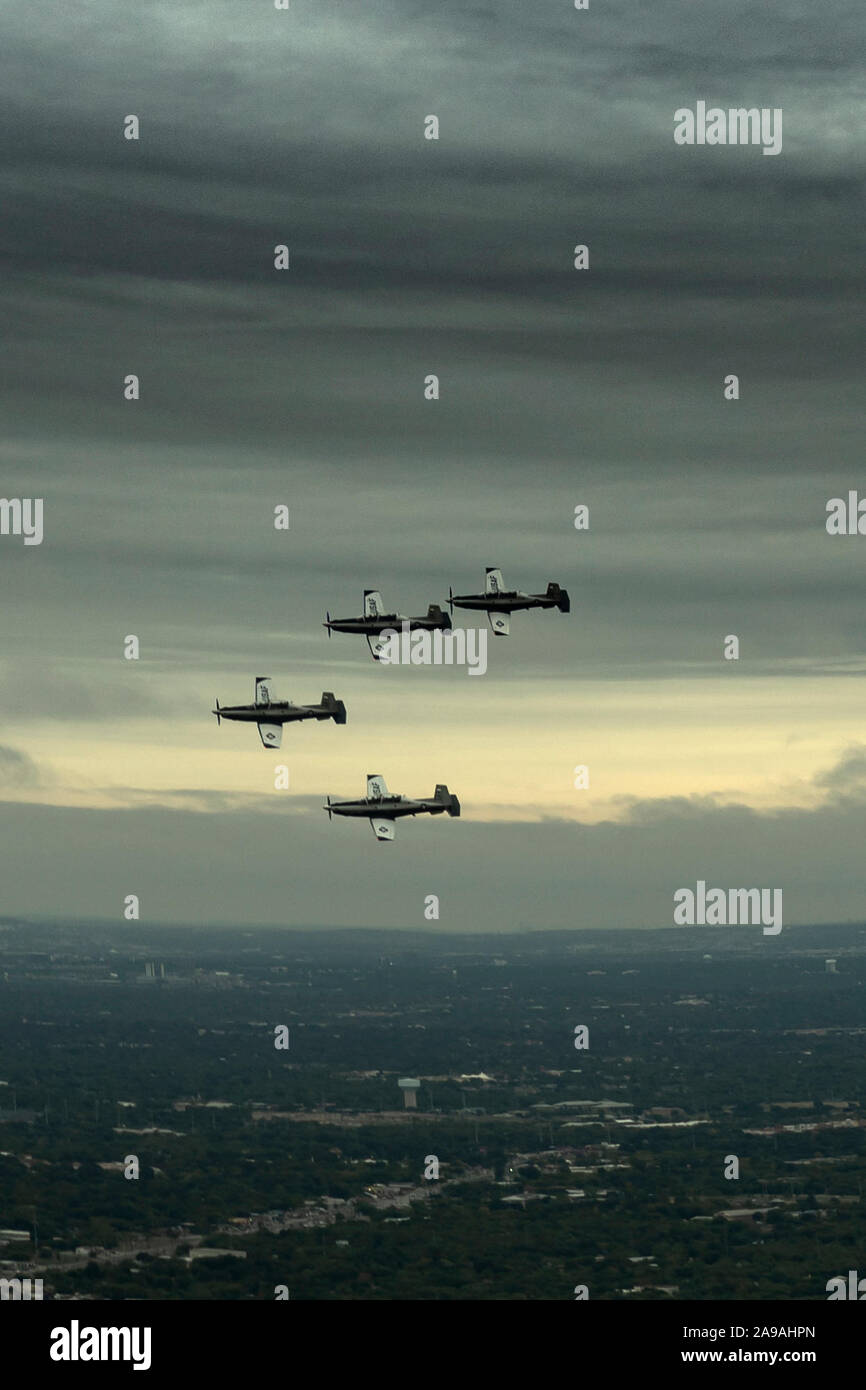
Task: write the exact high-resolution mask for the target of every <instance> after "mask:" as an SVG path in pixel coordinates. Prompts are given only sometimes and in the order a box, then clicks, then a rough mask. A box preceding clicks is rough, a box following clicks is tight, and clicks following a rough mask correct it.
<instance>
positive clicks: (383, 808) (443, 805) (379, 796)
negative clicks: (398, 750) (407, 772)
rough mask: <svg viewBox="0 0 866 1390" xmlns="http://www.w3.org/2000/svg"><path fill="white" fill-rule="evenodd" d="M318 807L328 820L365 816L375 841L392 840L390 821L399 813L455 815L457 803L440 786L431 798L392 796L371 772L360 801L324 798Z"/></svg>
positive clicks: (393, 831) (392, 821)
mask: <svg viewBox="0 0 866 1390" xmlns="http://www.w3.org/2000/svg"><path fill="white" fill-rule="evenodd" d="M322 809H323V810H325V811H327V813H328V819H329V820H330V818H331V816H365V817H366V818H367V820H368V821H369V822H370V824H371V826H372V827H373V833H374V835H375V836H376V839H377V840H393V839H394V836H395V828H394V822H395V820H399V818H400V817H401V816H419V815H422V814H423V813H424V812H429V814H430V815H431V816H439V815H441V814H442V812H443V811H447V812H448V814H449V816H459V815H460V802H459V801H458V800H457V797H456V796H454V795H453V794H452V793H451V792H449V790H448V788H447V787H444V786H438V787H437V788H436V790H435V792H434V793H433V795H432V796H431V797H419V798H414V797H408V796H392V795H391V793H390V792H389V791H388V788H387V787H386V785H385V779H384V777H380V776H379V774H378V773H374V774H372V775H370V776H368V778H367V795H366V797H364V798H363V799H362V800H359V801H332V800H331V798H330V797H328V799H327V802H326V803H325V805H324V807H323V808H322Z"/></svg>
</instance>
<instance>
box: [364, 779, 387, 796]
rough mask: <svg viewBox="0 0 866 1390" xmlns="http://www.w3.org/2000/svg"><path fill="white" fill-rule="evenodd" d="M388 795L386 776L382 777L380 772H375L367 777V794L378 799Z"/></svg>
mask: <svg viewBox="0 0 866 1390" xmlns="http://www.w3.org/2000/svg"><path fill="white" fill-rule="evenodd" d="M387 795H388V788H387V786H386V785H385V778H384V777H380V776H379V773H378V772H373V773H371V774H370V776H369V777H368V778H367V796H368V797H375V798H376V799H377V800H378V799H379V798H381V797H383V796H387Z"/></svg>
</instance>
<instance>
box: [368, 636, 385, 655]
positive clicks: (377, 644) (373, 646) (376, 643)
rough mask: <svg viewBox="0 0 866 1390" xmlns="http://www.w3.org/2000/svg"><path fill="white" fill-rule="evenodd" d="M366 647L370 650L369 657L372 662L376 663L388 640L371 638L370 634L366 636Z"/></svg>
mask: <svg viewBox="0 0 866 1390" xmlns="http://www.w3.org/2000/svg"><path fill="white" fill-rule="evenodd" d="M367 646H368V647H369V648H370V655H371V656H372V658H373V660H374V661H378V660H379V657H380V656H381V655H382V652H383V651H384V650H385V649H386V647H387V646H388V638H387V637H373V636H372V635H371V634H368V635H367Z"/></svg>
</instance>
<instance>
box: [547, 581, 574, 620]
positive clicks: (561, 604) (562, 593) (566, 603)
mask: <svg viewBox="0 0 866 1390" xmlns="http://www.w3.org/2000/svg"><path fill="white" fill-rule="evenodd" d="M547 597H548V598H552V599H554V600H555V602H556V606H557V608H558V609H559V611H560V613H570V612H571V599H570V598H569V597H568V590H567V589H560V587H559V585H558V584H553V583H551V584H548V586H547Z"/></svg>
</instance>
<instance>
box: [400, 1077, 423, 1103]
mask: <svg viewBox="0 0 866 1390" xmlns="http://www.w3.org/2000/svg"><path fill="white" fill-rule="evenodd" d="M397 1085H398V1086H399V1087H400V1090H401V1091H402V1092H403V1108H404V1109H405V1110H417V1109H418V1092H419V1091H420V1089H421V1082H420V1081H419V1080H418V1077H417V1076H404V1077H402V1078H401V1079H400V1080H399V1081H398V1082H397Z"/></svg>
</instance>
